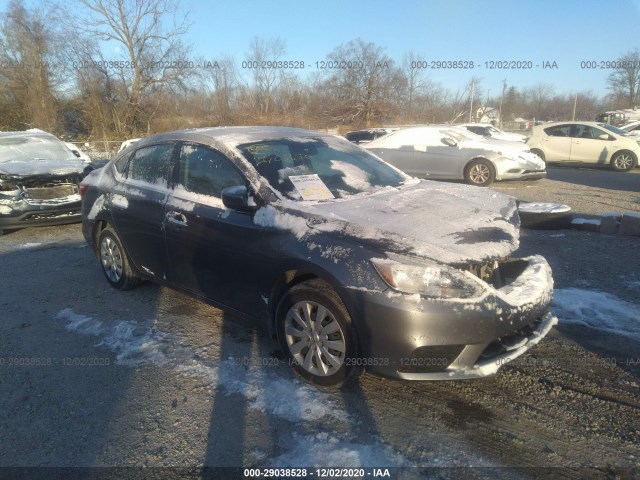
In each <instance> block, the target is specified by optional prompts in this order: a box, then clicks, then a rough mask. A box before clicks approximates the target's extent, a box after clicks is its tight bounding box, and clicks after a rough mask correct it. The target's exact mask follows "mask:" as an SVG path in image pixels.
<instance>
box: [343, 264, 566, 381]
mask: <svg viewBox="0 0 640 480" xmlns="http://www.w3.org/2000/svg"><path fill="white" fill-rule="evenodd" d="M500 268H502V269H503V273H504V272H506V277H509V278H508V280H507V281H506V282H505V284H504V285H502V286H500V287H493V286H492V285H490V284H488V283H486V284H485V289H486V293H485V294H484V295H483V296H481V297H478V298H473V299H462V300H460V299H450V300H448V299H435V298H420V299H419V301H417V299H416V296H415V295H404V294H400V293H398V292H393V291H386V292H359V291H358V292H353V295H357V296H358V299H357V300H356V301H357V302H360V304H361V305H362V313H361V314H359V315H358V318H356V319H355V320H356V329H357V331H358V336H359V340H360V345H361V348H362V356H363V362H364V365H365V366H366V368H367V370H368V371H370V372H372V373H377V374H380V375H384V376H389V377H394V378H400V379H406V380H454V379H466V378H475V377H483V376H487V375H491V374H493V373H496V372H497V371H498V369H499V368H500V367H501V366H502V365H504V364H506V363H508V362H510V361H512V360H513V359H515V358H517V357H519V356H520V355H522V354H524V353H525V352H527V351H528V350H529V349H531V348H532V347H533V346H535V345H536V344H537V343H538V342H539V341H540V340H541V339H542V338H543V337H544V336H545V335H547V333H549V331H550V330H551V328H552V327H553V326H554V325H555V324H556V323H557V319H556V318H555V317H554V316H553V315H551V314H550V313H549V304H550V302H551V298H552V294H553V280H552V278H551V269H550V267H549V265H548V263H547V262H546V260H545V259H544V258H543V257H540V256H533V257H528V258H524V259H515V260H510V261H507V262H504V263H503V264H502V265H501V267H500ZM470 275H471V274H470ZM478 281H479V282H482V281H480V280H479V279H478ZM482 283H483V284H484V282H482Z"/></svg>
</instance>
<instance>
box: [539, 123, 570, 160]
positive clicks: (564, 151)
mask: <svg viewBox="0 0 640 480" xmlns="http://www.w3.org/2000/svg"><path fill="white" fill-rule="evenodd" d="M543 131H544V135H542V137H541V138H540V144H541V146H542V150H543V151H544V155H545V157H546V160H547V161H548V162H566V161H568V160H569V159H570V158H571V124H565V125H554V126H552V127H548V128H545V129H544V130H543Z"/></svg>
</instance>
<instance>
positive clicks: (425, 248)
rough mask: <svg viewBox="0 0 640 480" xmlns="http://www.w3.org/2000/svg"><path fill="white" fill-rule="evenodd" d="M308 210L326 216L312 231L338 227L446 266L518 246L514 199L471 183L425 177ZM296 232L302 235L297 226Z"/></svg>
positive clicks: (502, 254) (499, 254) (359, 237)
mask: <svg viewBox="0 0 640 480" xmlns="http://www.w3.org/2000/svg"><path fill="white" fill-rule="evenodd" d="M304 210H305V212H307V213H314V214H316V215H319V216H321V217H325V219H326V223H324V224H323V223H319V224H312V225H310V229H316V230H321V231H338V232H340V233H343V234H346V235H349V236H351V237H353V238H354V239H356V240H358V241H361V242H364V243H368V244H371V245H376V246H379V247H380V248H383V249H384V250H385V251H390V252H394V253H404V254H410V255H417V256H421V257H426V258H431V259H433V260H436V261H439V262H442V263H447V264H461V263H467V262H482V261H486V260H490V259H495V258H500V257H505V256H507V255H509V254H510V253H512V252H513V251H514V250H516V249H517V248H518V244H519V223H520V221H519V217H518V214H517V208H516V202H515V199H514V198H512V197H508V196H506V195H503V194H500V193H497V192H494V191H492V190H489V189H485V188H479V187H473V186H470V185H460V184H449V183H441V182H433V181H429V180H423V181H421V182H419V183H417V184H414V185H411V186H408V187H404V188H401V189H394V188H389V189H387V190H385V191H383V192H382V193H379V194H374V195H369V196H365V197H360V198H353V199H348V200H344V201H337V202H327V203H318V204H315V205H310V206H305V209H304ZM289 213H291V212H289ZM289 213H281V215H282V216H283V217H284V218H285V219H286V220H287V221H286V222H284V221H283V222H280V225H284V226H285V227H284V228H287V226H288V225H292V222H291V221H290V220H291V215H290V214H289ZM275 223H277V222H275ZM295 233H296V235H297V236H298V237H300V233H301V232H300V225H299V224H298V225H296V232H295ZM309 233H311V232H309Z"/></svg>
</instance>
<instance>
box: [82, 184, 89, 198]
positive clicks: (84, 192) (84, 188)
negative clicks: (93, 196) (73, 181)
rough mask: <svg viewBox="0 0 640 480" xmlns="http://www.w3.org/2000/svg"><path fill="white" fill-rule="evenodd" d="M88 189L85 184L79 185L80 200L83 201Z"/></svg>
mask: <svg viewBox="0 0 640 480" xmlns="http://www.w3.org/2000/svg"><path fill="white" fill-rule="evenodd" d="M88 188H89V185H87V184H86V183H81V184H80V199H82V200H84V196H85V194H86V193H87V189H88Z"/></svg>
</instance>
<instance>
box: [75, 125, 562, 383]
mask: <svg viewBox="0 0 640 480" xmlns="http://www.w3.org/2000/svg"><path fill="white" fill-rule="evenodd" d="M81 192H82V193H83V209H82V212H83V233H84V236H85V238H86V240H87V241H88V242H89V243H90V244H91V245H92V246H93V248H94V251H95V253H96V255H97V258H98V260H99V264H100V266H101V268H102V270H103V273H104V275H105V277H106V280H107V281H108V282H109V283H110V284H111V285H112V286H113V287H114V288H116V289H127V288H132V287H134V286H135V285H137V284H138V283H139V281H140V280H141V279H147V280H152V281H154V282H157V283H159V284H162V285H166V286H168V287H171V288H174V289H177V290H179V291H182V292H184V293H187V294H189V295H192V296H194V297H196V298H200V299H202V300H205V301H207V302H209V303H211V304H213V305H216V306H219V307H221V308H222V309H224V310H227V311H230V312H233V313H235V314H238V315H243V316H247V317H250V318H252V319H254V320H255V321H256V322H259V323H261V324H262V325H263V326H264V328H263V329H264V331H266V332H269V334H270V335H271V336H272V337H273V338H274V340H277V341H278V342H279V344H280V346H281V348H282V350H283V352H284V354H285V356H286V358H287V359H288V362H287V363H289V364H290V365H292V366H293V368H294V369H295V370H296V371H297V372H298V373H299V374H300V375H301V376H303V377H304V378H306V379H309V380H311V381H313V382H316V383H318V384H324V385H329V384H340V383H345V382H349V381H351V380H353V379H354V378H356V377H357V375H358V374H359V373H360V372H361V371H362V370H363V369H364V370H366V371H368V372H371V373H375V374H379V375H384V376H388V377H393V378H400V379H407V380H444V379H466V378H473V377H482V376H486V375H489V374H492V373H495V372H496V371H497V370H498V368H500V366H502V365H504V364H505V363H507V362H509V361H511V360H513V359H514V358H516V357H518V356H519V355H522V354H523V353H524V352H526V351H527V350H529V349H530V348H532V347H533V346H534V345H536V344H537V343H538V342H539V341H540V339H542V338H543V337H544V336H545V335H546V334H547V333H548V332H549V330H550V329H551V327H552V326H553V325H554V324H555V323H556V322H557V319H556V318H555V317H553V316H552V315H551V314H550V313H549V309H548V308H549V303H550V301H551V296H552V291H553V281H552V278H551V270H550V268H549V265H548V264H547V262H546V261H545V259H544V258H542V257H540V256H532V257H528V258H520V259H518V258H511V257H510V255H511V254H512V253H513V251H514V250H516V249H517V247H518V227H519V219H518V213H517V209H516V204H515V201H514V199H513V198H511V197H507V196H504V195H502V194H500V193H496V192H492V191H491V190H488V189H484V188H477V187H471V186H467V185H457V184H447V183H439V182H432V181H426V180H419V179H415V178H411V177H409V176H407V175H405V174H404V173H402V172H401V171H399V170H397V169H396V168H394V167H392V166H390V165H389V164H387V163H385V162H383V161H382V160H380V159H379V158H377V157H376V156H374V155H373V154H371V153H369V152H368V151H366V150H363V149H361V148H360V147H358V146H356V145H353V144H351V143H349V142H348V141H346V140H343V139H339V138H337V137H334V136H331V135H327V134H323V133H319V132H313V131H308V130H302V129H291V128H278V127H233V128H208V129H195V130H185V131H179V132H171V133H163V134H160V135H155V136H153V137H149V138H146V139H143V140H140V141H139V142H137V143H136V144H135V145H133V146H132V147H130V148H128V149H126V150H123V151H122V152H120V153H119V154H118V155H117V156H116V157H114V158H113V159H112V160H111V162H110V163H109V164H108V165H107V166H106V167H104V168H103V169H101V170H98V171H96V172H93V173H91V174H90V175H88V176H87V178H86V179H85V180H84V181H83V183H82V186H81Z"/></svg>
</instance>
